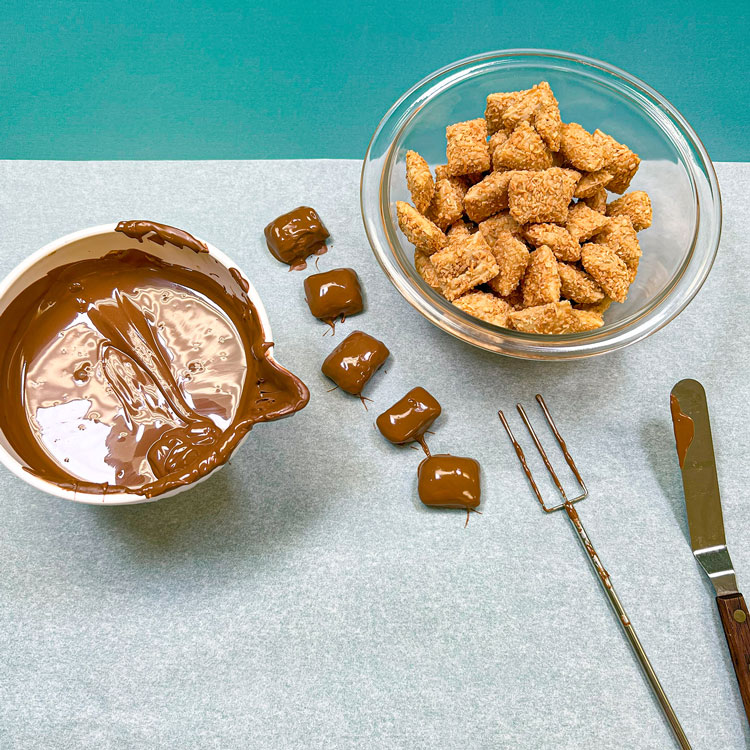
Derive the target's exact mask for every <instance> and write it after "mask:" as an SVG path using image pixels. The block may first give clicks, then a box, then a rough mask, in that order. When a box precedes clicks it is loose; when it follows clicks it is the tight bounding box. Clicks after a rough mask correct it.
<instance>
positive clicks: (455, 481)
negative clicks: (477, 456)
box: [417, 453, 481, 510]
mask: <svg viewBox="0 0 750 750" xmlns="http://www.w3.org/2000/svg"><path fill="white" fill-rule="evenodd" d="M417 476H418V483H417V490H418V492H419V499H420V500H421V501H422V502H423V503H424V504H425V505H428V506H430V507H431V508H463V509H464V510H467V509H469V508H476V507H477V505H479V502H480V498H481V488H480V482H479V463H478V462H477V461H475V460H474V459H473V458H461V457H460V456H451V455H449V454H447V453H441V454H438V455H435V456H428V457H427V458H425V459H424V460H423V461H422V463H421V464H419V469H418V470H417Z"/></svg>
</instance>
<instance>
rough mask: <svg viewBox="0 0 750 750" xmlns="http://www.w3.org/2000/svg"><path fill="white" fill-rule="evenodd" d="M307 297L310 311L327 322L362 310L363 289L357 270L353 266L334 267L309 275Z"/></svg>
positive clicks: (306, 288) (306, 287)
mask: <svg viewBox="0 0 750 750" xmlns="http://www.w3.org/2000/svg"><path fill="white" fill-rule="evenodd" d="M305 298H306V299H307V304H308V306H309V308H310V312H311V313H312V314H313V315H314V316H315V317H316V318H319V319H320V320H325V321H326V322H327V323H331V322H332V321H334V320H336V318H338V317H339V315H341V316H342V317H346V316H347V315H356V314H357V313H359V312H362V307H363V305H362V289H361V288H360V286H359V278H358V277H357V274H356V272H355V271H354V270H353V269H351V268H334V269H333V270H332V271H326V272H325V273H314V274H313V275H312V276H308V277H307V278H306V279H305Z"/></svg>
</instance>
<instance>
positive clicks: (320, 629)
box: [0, 161, 750, 750]
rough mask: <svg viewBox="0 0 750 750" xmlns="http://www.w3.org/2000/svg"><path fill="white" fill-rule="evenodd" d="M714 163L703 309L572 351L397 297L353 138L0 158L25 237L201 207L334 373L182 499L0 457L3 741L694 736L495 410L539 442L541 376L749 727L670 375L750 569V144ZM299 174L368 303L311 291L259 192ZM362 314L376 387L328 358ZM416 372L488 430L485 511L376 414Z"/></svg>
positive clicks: (648, 584) (465, 435)
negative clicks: (8, 464) (41, 483)
mask: <svg viewBox="0 0 750 750" xmlns="http://www.w3.org/2000/svg"><path fill="white" fill-rule="evenodd" d="M717 169H718V173H719V179H720V182H721V187H722V191H723V198H724V212H725V224H724V232H723V239H722V243H721V248H720V251H719V255H718V259H717V262H716V265H715V266H714V270H713V271H712V274H711V276H710V277H709V279H708V282H707V283H706V285H705V286H704V288H703V290H702V291H701V292H700V293H699V295H698V297H697V298H696V299H695V300H694V301H693V303H692V304H691V305H690V306H689V307H688V309H687V310H686V311H685V312H684V313H683V314H682V315H681V316H680V317H679V318H678V319H677V320H676V321H674V322H672V323H671V324H670V325H669V326H667V327H666V328H665V329H664V330H662V331H660V332H659V333H657V334H655V335H654V336H652V337H651V338H649V339H648V340H646V341H643V342H641V343H639V344H636V345H635V346H632V347H630V348H628V349H625V350H622V351H619V352H616V353H614V354H608V355H605V356H603V357H599V358H595V359H591V360H583V361H578V362H570V363H548V364H546V363H536V362H524V361H518V360H512V359H508V358H503V357H499V356H496V355H492V354H489V353H485V352H482V351H479V350H477V349H474V348H472V347H470V346H468V345H466V344H463V343H461V342H459V341H457V340H455V339H453V338H451V337H449V336H448V335H446V334H443V333H442V332H440V331H439V330H438V329H437V328H435V327H433V326H432V325H431V324H430V323H428V322H427V321H426V320H424V319H423V318H422V317H421V316H420V315H418V314H417V313H416V312H415V311H414V310H412V309H411V307H409V306H408V305H407V303H406V302H405V301H403V300H402V298H401V297H400V296H399V294H398V293H397V292H396V291H395V289H394V288H393V287H392V286H391V285H390V283H389V282H388V280H387V279H386V278H385V276H384V275H383V273H382V272H381V270H380V267H379V266H378V264H377V263H376V261H375V258H374V256H373V254H372V251H371V250H370V248H369V246H368V243H367V239H366V237H365V234H364V231H363V229H362V222H361V219H360V214H359V172H360V164H359V162H356V161H288V162H146V163H141V162H100V163H97V162H91V163H71V162H67V163H60V162H0V186H1V187H2V189H1V191H0V252H1V253H2V256H1V257H2V263H3V268H4V269H6V270H10V269H11V268H12V267H13V266H14V265H15V264H16V263H18V262H19V261H21V260H22V259H23V258H24V257H26V256H27V255H28V254H29V253H31V252H33V251H34V250H36V249H37V248H39V247H41V246H42V245H44V244H45V243H47V242H49V241H50V240H53V239H55V238H57V237H59V236H61V235H63V234H66V233H68V232H72V231H74V230H77V229H81V228H84V227H87V226H91V225H95V224H101V223H106V222H112V221H118V220H120V219H153V220H156V221H161V222H164V223H168V224H173V225H176V226H179V227H184V228H185V229H187V230H188V231H190V232H193V233H195V234H197V235H198V236H200V237H203V238H205V239H206V240H209V241H210V242H212V243H213V244H214V245H216V246H217V247H219V248H221V249H222V250H224V251H225V252H227V253H228V254H229V255H230V256H231V257H233V258H234V259H236V260H237V261H238V263H239V264H240V265H241V267H243V268H244V269H245V270H246V272H247V273H248V275H249V277H250V278H251V280H252V282H253V283H254V284H255V285H256V287H257V289H258V291H259V292H260V295H261V297H262V298H263V300H264V301H265V305H266V307H267V309H268V314H269V316H270V319H271V323H272V326H273V333H274V339H275V341H276V343H277V347H276V356H277V357H278V359H279V361H280V362H281V363H282V364H284V365H285V366H287V367H288V368H290V369H291V370H292V371H293V372H294V373H296V374H297V375H299V376H300V377H302V379H303V380H304V381H305V382H306V383H307V384H308V386H309V387H310V391H311V400H310V404H309V406H308V407H307V408H306V409H304V411H302V412H300V413H299V414H297V415H296V416H294V417H293V418H291V419H287V420H284V421H281V422H276V423H273V424H267V425H259V426H258V427H256V429H255V430H254V431H253V432H252V434H251V436H250V438H249V440H248V441H247V442H246V443H245V444H244V445H243V446H242V447H241V449H240V450H239V451H238V452H237V454H235V456H234V457H233V459H232V462H231V465H229V466H228V467H226V468H224V469H223V470H222V471H220V472H219V473H217V474H216V475H215V476H213V477H211V478H209V480H208V481H207V482H205V483H204V484H201V485H200V486H198V487H196V488H195V489H193V490H191V491H189V492H187V493H184V494H182V495H179V496H177V497H174V498H170V499H166V500H162V501H159V502H156V503H152V504H146V505H138V506H131V507H91V506H85V505H78V504H75V503H72V502H67V501H63V500H58V499H56V498H52V497H47V496H45V495H42V494H40V493H39V492H37V491H35V490H32V489H31V488H30V487H29V486H27V485H26V484H25V483H24V482H22V481H20V480H19V479H16V478H15V477H14V476H12V475H11V474H10V473H9V472H7V471H5V470H3V471H2V472H1V473H0V566H1V567H0V634H1V638H0V653H2V657H1V660H0V663H1V665H2V668H1V669H0V747H2V748H3V750H11V749H13V750H15V749H23V750H27V749H28V750H32V749H33V750H43V749H44V750H46V748H55V750H67V749H68V748H70V749H73V748H75V750H88V749H89V748H91V749H92V750H94V749H96V750H108V749H110V748H112V749H114V748H117V750H120V749H121V748H159V749H162V748H164V749H167V750H172V749H174V750H177V749H179V750H184V749H185V748H190V750H203V749H204V748H206V749H207V748H217V749H218V748H221V749H222V750H223V749H229V748H242V749H243V750H245V749H247V748H252V749H255V748H258V749H259V750H296V749H297V748H299V749H302V748H304V749H305V750H308V749H309V750H312V749H316V748H321V749H322V748H325V749H326V750H329V749H333V750H338V749H339V748H342V749H344V748H363V749H364V748H367V749H369V748H378V749H380V748H384V749H389V748H399V749H402V748H403V749H404V750H407V749H408V750H422V749H424V750H428V749H429V750H432V749H433V748H434V749H435V750H474V749H477V750H480V749H482V750H483V749H485V748H487V749H488V750H489V749H490V748H493V749H494V748H503V749H504V748H508V750H511V749H512V750H526V749H527V748H528V750H548V749H549V750H553V749H554V750H589V749H591V750H594V749H596V750H604V749H611V750H621V749H622V748H628V750H669V748H671V747H674V746H676V745H674V743H673V740H672V737H671V735H670V732H669V730H668V728H667V725H666V723H665V722H664V721H663V719H662V717H661V714H660V712H659V709H658V707H657V704H656V702H655V701H654V699H653V698H652V696H651V693H650V692H649V689H648V687H647V685H646V683H645V681H644V679H643V678H642V676H641V673H640V671H639V667H638V664H637V662H636V661H635V658H634V656H633V655H632V653H631V651H630V648H629V646H628V644H627V642H626V640H625V638H624V636H623V634H622V632H621V631H620V628H619V626H618V623H617V620H616V619H615V617H614V615H612V614H611V612H610V610H609V605H608V604H607V601H606V599H605V597H604V595H603V593H602V591H601V590H600V588H599V585H598V581H597V579H596V577H595V576H594V575H593V574H592V572H591V571H590V569H589V565H588V561H587V559H586V555H585V553H583V551H582V550H581V549H580V547H579V545H578V543H577V540H576V537H575V535H574V533H573V531H572V529H571V527H570V525H569V523H568V522H567V520H566V518H565V517H564V516H563V515H560V514H557V515H553V516H547V515H545V514H544V513H542V512H541V510H540V509H539V507H538V505H537V502H536V500H535V499H534V497H533V495H532V494H531V491H530V489H529V487H528V486H527V484H526V480H525V478H524V476H523V474H522V472H521V470H520V467H519V466H518V463H517V460H516V457H515V454H514V453H513V451H512V448H511V446H510V444H509V442H508V439H507V437H506V435H505V433H504V432H503V431H502V428H501V425H500V423H499V421H498V419H497V416H496V412H497V409H498V408H503V409H505V410H506V411H507V412H509V413H511V418H512V421H513V424H514V426H515V427H516V428H517V434H518V435H519V436H520V437H523V442H524V444H525V445H527V446H529V448H531V446H530V444H529V441H528V439H527V437H526V435H525V434H524V433H523V432H522V425H521V423H520V420H519V419H518V416H517V415H516V414H515V413H512V412H513V406H514V404H515V403H516V402H517V401H523V402H525V403H527V404H528V405H529V407H530V412H531V414H532V415H533V416H534V417H537V418H538V417H540V416H541V415H540V414H539V412H538V410H537V408H536V405H535V404H534V403H533V396H534V394H535V393H537V392H542V393H543V394H545V396H546V398H547V400H548V403H549V405H550V407H551V409H552V410H553V413H554V414H555V416H556V417H557V419H558V422H559V425H560V428H561V430H562V432H563V434H564V435H565V437H566V438H567V440H568V443H569V445H570V448H571V451H572V453H573V455H574V456H575V457H576V459H577V461H578V464H579V466H580V468H581V470H582V472H583V474H584V477H585V479H586V480H587V482H588V485H589V489H590V492H591V496H590V498H589V499H588V500H586V501H585V502H584V503H583V504H582V505H580V506H579V508H580V514H581V518H582V520H583V523H584V524H585V525H586V527H587V530H588V531H589V534H590V535H591V538H592V540H593V542H594V544H595V545H596V546H597V548H598V551H599V553H600V555H601V557H602V560H603V562H604V563H605V565H606V566H607V567H608V569H609V571H610V573H611V574H612V579H613V582H614V584H615V586H616V588H617V590H618V592H619V594H620V597H621V599H622V601H623V603H624V604H625V607H626V608H627V610H628V612H629V614H630V618H631V620H632V621H633V624H634V625H635V627H636V628H637V630H638V633H639V635H640V637H641V640H642V642H643V644H644V646H645V648H646V650H647V652H648V654H649V655H650V657H651V660H652V662H653V665H654V667H655V669H656V671H657V673H658V675H659V676H660V678H661V680H662V683H663V685H664V688H665V689H666V691H667V694H668V695H669V697H670V699H671V701H672V704H673V705H674V708H675V710H676V712H677V714H678V716H679V717H680V719H681V721H682V723H683V726H684V728H685V731H686V732H687V735H688V737H689V738H690V740H691V742H692V743H693V747H694V748H695V749H696V750H741V748H745V747H746V746H747V743H748V740H749V739H750V732H748V724H747V720H746V719H745V716H744V712H743V709H742V703H741V701H740V697H739V692H738V689H737V686H736V683H735V677H734V673H733V670H732V666H731V662H730V659H729V656H728V652H727V649H726V645H725V642H724V635H723V631H722V629H721V624H720V622H719V618H718V613H717V611H716V606H715V603H714V598H713V595H712V590H711V588H710V586H709V584H708V583H707V581H706V580H705V579H704V577H703V574H702V572H701V570H700V569H699V567H698V565H697V563H695V561H694V560H693V557H692V553H691V551H690V546H689V543H688V539H687V522H686V518H685V509H684V501H683V497H682V486H681V481H680V474H679V470H678V467H677V459H676V456H675V449H674V442H673V436H672V426H671V421H670V416H669V399H668V397H669V391H670V388H671V387H672V385H674V383H676V382H677V381H678V380H680V379H681V378H684V377H694V378H697V379H699V380H701V381H702V382H703V383H704V385H705V386H706V390H707V392H708V399H709V406H710V409H711V417H712V420H713V428H714V441H715V447H716V457H717V462H718V469H719V479H720V484H721V488H722V497H723V507H724V519H725V523H726V529H727V538H728V543H729V548H730V551H731V553H732V557H733V559H734V563H735V567H736V569H737V571H738V579H739V582H740V588H742V586H743V585H744V586H745V587H746V591H747V592H748V593H750V544H748V538H749V534H750V498H748V493H747V487H748V485H749V484H750V469H749V468H748V461H747V456H748V452H749V451H750V440H749V438H748V429H747V425H748V421H749V420H750V403H749V401H750V398H749V397H750V381H749V379H748V359H749V358H748V351H750V335H749V333H748V332H749V331H750V325H749V324H748V318H749V317H750V306H749V304H750V298H749V297H748V292H750V273H748V270H747V269H748V250H747V243H746V236H747V233H748V231H749V230H748V226H750V225H749V224H748V208H747V198H748V195H750V165H744V164H719V165H717ZM300 204H306V205H310V206H314V207H315V208H316V209H317V210H318V212H319V213H320V215H321V217H322V218H323V220H324V222H325V223H326V225H327V226H328V228H329V230H330V232H331V235H332V246H331V248H330V250H329V252H328V254H327V255H324V256H322V257H321V259H320V270H327V269H330V268H334V267H338V266H351V267H352V268H355V269H356V271H357V273H358V274H359V276H360V278H361V280H362V283H363V286H364V289H365V293H366V298H367V309H366V312H365V313H364V314H362V315H360V316H357V317H356V318H351V319H350V320H347V321H346V323H345V324H344V325H342V326H340V327H339V328H338V330H337V333H336V338H335V339H332V338H331V337H330V336H326V337H323V336H322V334H323V331H324V330H325V326H324V324H322V323H320V322H318V321H316V320H314V319H313V318H312V317H311V316H310V314H309V311H308V309H307V306H306V304H305V301H304V296H303V287H302V282H303V279H304V277H305V275H306V273H309V272H310V271H309V270H308V271H307V272H301V273H288V272H287V269H286V267H285V266H282V265H281V264H279V263H278V262H277V261H275V260H274V259H273V258H272V257H271V255H270V254H269V253H268V251H267V250H266V249H265V246H264V242H263V238H262V231H263V227H264V226H265V224H266V223H267V222H268V221H270V220H271V219H273V218H275V217H276V216H277V215H278V214H280V213H282V212H284V211H287V210H290V209H291V208H293V207H295V206H297V205H300ZM313 270H314V269H313ZM356 329H362V330H364V331H367V332H368V333H371V334H373V335H374V336H376V337H378V338H380V339H382V340H383V341H384V342H385V343H386V344H387V345H388V347H389V348H390V350H391V352H392V357H391V359H390V360H389V361H388V363H387V364H386V366H385V370H387V372H386V371H381V372H380V373H379V374H378V375H377V376H376V377H375V378H374V379H373V381H372V383H371V384H370V386H368V388H367V390H366V393H367V395H369V396H370V397H371V398H373V399H374V403H372V404H370V411H369V412H366V411H365V410H364V408H363V406H362V404H361V403H360V401H359V400H358V399H357V398H354V397H350V396H347V395H346V394H344V393H342V392H341V391H333V392H328V389H329V388H330V383H329V382H328V381H327V380H326V379H325V378H324V377H323V376H322V374H321V373H320V365H321V363H322V361H323V359H324V358H325V356H326V355H327V354H328V352H329V351H330V350H331V349H332V347H333V346H334V345H335V343H336V342H338V341H341V339H342V338H343V336H344V335H346V334H347V333H348V332H350V331H353V330H356ZM416 385H422V386H424V387H426V388H427V389H428V390H429V391H430V392H431V393H433V394H434V395H435V396H436V398H437V399H438V400H439V401H440V402H441V403H442V406H443V416H442V417H441V418H440V419H439V420H438V422H437V423H436V424H435V427H434V431H435V434H434V435H433V436H432V437H431V438H430V440H429V442H430V446H431V448H432V449H433V451H435V452H452V453H456V454H459V455H466V456H472V457H474V458H476V459H478V460H479V461H480V462H481V465H482V469H483V502H482V508H481V509H482V515H481V516H480V515H472V518H471V521H470V523H469V526H468V528H466V529H464V528H463V523H464V517H465V516H464V514H463V513H461V512H453V511H434V510H430V509H427V508H424V507H422V506H421V505H420V503H419V502H418V500H417V499H416V495H415V485H416V467H417V465H418V462H419V460H420V454H419V453H417V452H416V451H411V450H409V449H408V448H396V447H394V446H391V445H390V444H387V443H386V442H385V440H384V439H383V438H382V437H381V436H380V434H379V433H378V432H377V431H376V430H374V429H373V423H374V419H375V417H376V415H377V414H378V413H380V411H382V410H384V409H385V408H387V407H388V406H390V405H391V404H392V403H393V402H394V401H396V400H397V399H398V398H400V397H401V396H402V395H403V394H404V393H405V392H406V391H407V390H409V389H410V388H412V387H414V386H416ZM540 424H541V422H540ZM529 452H530V451H529ZM554 455H555V458H556V459H557V458H558V456H557V454H556V453H555V454H554ZM534 466H535V468H536V469H539V466H540V465H539V463H538V462H535V464H534Z"/></svg>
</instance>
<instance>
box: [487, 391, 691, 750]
mask: <svg viewBox="0 0 750 750" xmlns="http://www.w3.org/2000/svg"><path fill="white" fill-rule="evenodd" d="M536 400H537V402H538V403H539V406H541V408H542V412H543V413H544V417H545V419H546V420H547V423H548V424H549V426H550V429H551V430H552V432H553V434H554V436H555V438H556V440H557V442H558V444H559V445H560V448H561V450H562V453H563V456H564V457H565V461H566V463H567V464H568V466H569V467H570V470H571V471H572V472H573V475H574V476H575V478H576V479H577V480H578V484H579V485H580V487H581V494H580V495H578V496H577V497H574V498H572V499H568V496H567V495H566V493H565V489H564V488H563V486H562V483H561V482H560V479H559V478H558V476H557V474H556V473H555V470H554V468H553V467H552V464H551V463H550V460H549V458H548V456H547V453H546V451H545V450H544V447H543V446H542V444H541V442H540V440H539V437H538V436H537V434H536V432H535V431H534V428H533V427H532V425H531V422H530V421H529V417H528V415H527V414H526V411H525V409H524V408H523V406H522V405H521V404H517V405H516V408H517V409H518V413H519V414H520V415H521V419H522V420H523V423H524V424H525V425H526V429H527V430H528V431H529V434H530V435H531V439H532V440H533V441H534V445H535V446H536V449H537V450H538V451H539V455H540V456H541V457H542V461H544V465H545V466H546V467H547V471H548V472H549V474H550V476H551V477H552V481H553V482H554V483H555V487H557V490H558V492H559V493H560V496H561V497H562V500H563V501H562V502H561V503H559V504H558V505H554V506H552V507H550V506H548V505H547V504H546V503H545V502H544V498H543V497H542V493H541V492H540V491H539V487H538V486H537V483H536V482H535V481H534V477H533V475H532V473H531V469H529V465H528V463H527V462H526V456H525V455H524V452H523V448H521V445H520V444H519V442H518V441H517V440H516V437H515V435H514V434H513V430H511V428H510V425H509V424H508V420H507V419H506V418H505V414H503V412H502V411H498V413H497V414H498V416H499V417H500V421H501V422H502V423H503V427H505V431H506V432H507V433H508V437H509V438H510V440H511V442H512V443H513V447H514V448H515V450H516V454H517V455H518V460H519V461H520V462H521V466H522V467H523V470H524V473H525V474H526V478H527V479H528V480H529V484H530V485H531V489H532V490H534V494H535V495H536V498H537V500H539V503H540V504H541V506H542V508H543V509H544V511H545V513H554V512H555V511H557V510H564V511H565V513H566V514H567V516H568V518H569V519H570V523H571V524H572V525H573V528H574V529H575V531H576V534H577V535H578V539H579V541H580V542H581V546H582V547H583V549H584V550H585V551H586V555H587V556H588V559H589V561H590V563H591V565H592V566H593V568H594V571H595V572H596V574H597V577H598V578H599V582H600V583H601V585H602V588H603V589H604V593H605V594H606V595H607V598H608V599H609V603H610V604H611V605H612V609H614V611H615V614H616V615H617V618H618V620H619V622H620V625H621V626H622V629H623V631H624V632H625V635H626V636H627V639H628V641H629V642H630V645H631V646H632V647H633V651H635V655H636V656H637V657H638V661H639V662H640V665H641V667H642V668H643V672H644V674H645V676H646V679H647V680H648V684H649V685H650V687H651V690H652V691H653V693H654V695H655V696H656V699H657V700H658V701H659V705H660V706H661V710H662V712H663V713H664V716H665V718H666V719H667V721H668V722H669V725H670V727H671V728H672V731H673V732H674V736H675V738H676V740H677V742H678V743H679V745H680V747H681V748H683V750H690V743H689V742H688V739H687V737H686V736H685V732H684V731H683V729H682V726H680V722H679V720H678V718H677V715H676V714H675V712H674V709H673V708H672V706H671V704H670V703H669V699H668V698H667V694H666V693H665V692H664V688H662V686H661V683H660V682H659V678H658V677H657V676H656V672H654V668H653V667H652V666H651V662H650V661H649V659H648V656H647V655H646V652H645V651H644V649H643V646H642V645H641V642H640V640H639V639H638V636H637V635H636V632H635V629H634V628H633V625H632V624H631V622H630V618H628V615H627V613H626V612H625V608H624V607H623V606H622V603H621V602H620V599H619V597H618V596H617V592H616V591H615V589H614V586H613V585H612V580H611V579H610V576H609V573H607V570H606V568H605V567H604V565H602V561H601V560H600V559H599V555H598V554H597V552H596V550H595V549H594V545H593V544H592V543H591V540H590V539H589V535H588V534H587V533H586V529H584V527H583V524H582V523H581V519H580V518H579V516H578V511H577V510H576V508H575V504H576V503H578V502H580V501H581V500H584V499H585V498H586V497H587V496H588V494H589V493H588V490H587V489H586V484H585V483H584V481H583V478H582V477H581V474H580V472H579V471H578V467H577V466H576V464H575V461H573V457H572V456H571V455H570V451H569V450H568V446H567V445H566V443H565V440H563V437H562V435H561V434H560V432H559V430H558V429H557V425H555V422H554V420H553V419H552V415H551V414H550V412H549V409H548V408H547V404H546V403H545V401H544V399H543V398H542V396H540V395H538V394H537V396H536Z"/></svg>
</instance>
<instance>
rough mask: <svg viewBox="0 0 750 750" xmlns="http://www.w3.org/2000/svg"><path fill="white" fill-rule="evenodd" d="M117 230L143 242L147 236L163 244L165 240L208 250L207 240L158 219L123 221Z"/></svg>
mask: <svg viewBox="0 0 750 750" xmlns="http://www.w3.org/2000/svg"><path fill="white" fill-rule="evenodd" d="M115 232H122V233H123V234H124V235H125V236H126V237H130V239H132V240H138V242H143V240H144V238H146V237H147V238H148V239H149V240H150V241H151V242H154V243H156V244H157V245H162V246H163V245H164V243H165V242H168V243H169V244H170V245H174V246H175V247H179V248H180V249H182V248H184V247H186V248H188V249H189V250H193V251H194V252H196V253H207V252H208V247H207V246H206V243H205V242H201V241H200V240H199V239H196V238H195V237H193V235H192V234H189V233H188V232H186V231H185V230H184V229H177V228H176V227H170V226H167V225H166V224H159V223H158V222H156V221H145V220H134V221H121V222H120V223H119V224H118V225H117V226H116V227H115Z"/></svg>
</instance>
